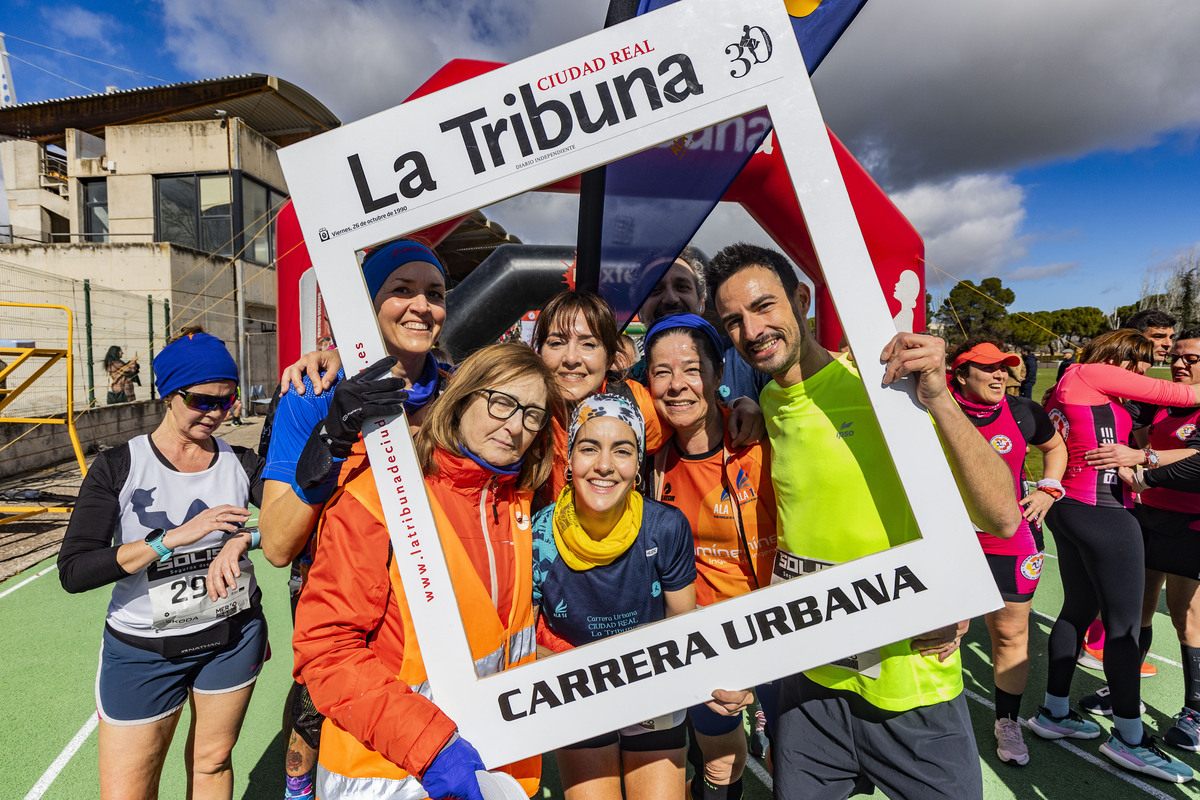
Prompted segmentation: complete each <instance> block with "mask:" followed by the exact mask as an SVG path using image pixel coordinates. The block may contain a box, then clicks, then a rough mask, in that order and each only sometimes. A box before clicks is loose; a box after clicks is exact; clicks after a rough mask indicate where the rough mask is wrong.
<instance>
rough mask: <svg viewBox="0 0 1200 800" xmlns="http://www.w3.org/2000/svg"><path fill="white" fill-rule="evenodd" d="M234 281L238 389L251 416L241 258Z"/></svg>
mask: <svg viewBox="0 0 1200 800" xmlns="http://www.w3.org/2000/svg"><path fill="white" fill-rule="evenodd" d="M233 264H234V268H233V274H234V276H235V277H234V280H236V281H237V286H235V287H234V288H235V290H236V291H237V354H238V388H240V389H241V390H242V414H243V416H249V413H248V410H249V408H250V395H249V393H248V388H249V380H250V375H249V371H250V363H249V359H248V355H247V352H246V291H245V289H246V281H245V272H244V269H245V265H244V264H243V263H242V260H241V259H240V258H238V259H234V262H233Z"/></svg>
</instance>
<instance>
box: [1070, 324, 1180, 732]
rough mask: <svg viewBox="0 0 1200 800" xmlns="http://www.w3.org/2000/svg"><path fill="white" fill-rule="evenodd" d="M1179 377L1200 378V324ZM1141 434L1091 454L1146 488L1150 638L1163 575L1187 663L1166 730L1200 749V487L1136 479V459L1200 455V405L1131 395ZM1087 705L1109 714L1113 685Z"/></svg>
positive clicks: (1142, 508)
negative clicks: (1178, 705) (1165, 403)
mask: <svg viewBox="0 0 1200 800" xmlns="http://www.w3.org/2000/svg"><path fill="white" fill-rule="evenodd" d="M1166 360H1167V363H1168V364H1169V365H1170V367H1171V380H1173V381H1174V382H1175V383H1178V384H1183V385H1186V386H1196V385H1198V384H1200V328H1191V329H1189V330H1185V331H1183V332H1182V333H1181V334H1179V338H1178V339H1177V340H1176V342H1175V345H1174V347H1173V348H1172V349H1171V352H1170V353H1169V354H1168V356H1167V359H1166ZM1129 406H1130V413H1131V415H1132V416H1133V424H1134V429H1135V430H1134V439H1135V440H1136V441H1137V443H1138V445H1139V446H1140V447H1141V448H1143V449H1138V448H1134V447H1128V446H1126V445H1124V444H1109V445H1102V446H1101V447H1099V448H1097V449H1096V450H1094V451H1092V452H1091V453H1088V454H1087V458H1088V460H1089V462H1090V463H1091V464H1092V465H1093V466H1096V467H1101V468H1111V467H1114V466H1116V467H1120V468H1121V469H1120V472H1121V477H1122V478H1123V479H1124V478H1126V477H1128V479H1129V480H1131V481H1133V482H1134V484H1135V486H1134V488H1135V491H1139V492H1141V494H1140V495H1139V500H1140V502H1139V503H1138V505H1137V509H1136V511H1135V513H1136V514H1137V518H1138V522H1139V523H1140V524H1141V526H1142V539H1143V542H1144V544H1145V548H1146V591H1145V594H1144V595H1143V598H1142V632H1141V641H1142V645H1143V646H1144V647H1146V648H1148V647H1149V645H1150V637H1151V634H1152V630H1153V629H1152V627H1151V624H1152V622H1153V620H1154V613H1155V612H1156V611H1157V610H1158V601H1159V596H1160V593H1161V591H1162V588H1163V582H1164V581H1165V582H1166V587H1167V610H1168V611H1169V612H1170V614H1171V622H1172V623H1173V624H1174V626H1175V632H1176V634H1177V636H1178V638H1179V651H1180V656H1181V661H1182V664H1183V685H1184V692H1183V707H1182V710H1181V711H1180V712H1179V713H1178V714H1176V715H1175V719H1174V723H1173V724H1172V726H1171V727H1170V728H1169V729H1168V730H1167V731H1166V733H1164V734H1163V739H1164V740H1165V741H1166V742H1167V743H1168V744H1172V745H1175V746H1176V747H1180V748H1182V749H1184V750H1190V751H1193V752H1194V751H1196V750H1200V581H1198V580H1197V578H1198V577H1200V536H1198V535H1197V533H1198V532H1200V494H1198V493H1195V492H1188V491H1180V490H1178V489H1173V488H1164V487H1157V486H1155V487H1149V486H1147V485H1145V481H1146V479H1147V478H1145V477H1142V476H1146V475H1147V473H1146V472H1142V473H1140V475H1139V476H1138V477H1139V478H1141V480H1135V478H1134V475H1133V471H1132V470H1131V469H1129V467H1133V466H1136V465H1139V464H1144V463H1147V462H1149V463H1151V464H1153V465H1155V466H1160V465H1161V466H1163V467H1166V466H1167V465H1168V464H1175V463H1178V462H1181V461H1183V460H1184V459H1189V460H1193V461H1194V460H1197V459H1195V455H1196V453H1197V451H1198V450H1200V435H1198V432H1197V426H1198V425H1200V406H1194V407H1190V408H1169V407H1162V406H1154V405H1148V404H1145V403H1130V404H1129ZM1080 705H1081V706H1083V707H1084V708H1085V709H1087V710H1090V711H1093V713H1099V714H1103V713H1104V712H1105V710H1107V709H1108V708H1110V706H1109V695H1108V692H1106V691H1104V690H1101V691H1100V692H1097V693H1096V695H1094V696H1093V697H1090V698H1084V700H1082V701H1080Z"/></svg>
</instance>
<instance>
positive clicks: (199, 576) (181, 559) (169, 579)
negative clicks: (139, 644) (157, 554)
mask: <svg viewBox="0 0 1200 800" xmlns="http://www.w3.org/2000/svg"><path fill="white" fill-rule="evenodd" d="M220 552H221V547H220V546H215V547H209V548H206V549H204V550H193V551H191V552H187V553H176V554H174V555H173V556H171V558H169V559H168V560H167V561H164V562H162V563H157V562H156V563H154V564H151V565H150V567H149V569H148V570H147V574H146V578H147V580H148V581H149V583H150V586H149V591H150V608H151V611H152V613H153V614H154V627H155V628H156V629H159V630H162V629H164V628H182V627H186V626H188V625H194V624H196V623H197V622H208V621H210V620H214V619H220V618H221V617H230V616H233V615H234V614H237V613H238V612H241V611H245V610H246V609H248V608H250V579H251V577H252V576H253V574H254V570H253V568H252V567H251V565H250V562H249V560H248V559H243V561H242V564H241V570H242V574H241V575H240V576H239V577H238V579H237V586H235V587H234V588H232V589H229V590H227V591H226V596H225V597H219V598H217V600H216V601H215V602H214V601H212V600H209V598H208V566H209V564H211V563H212V560H213V559H214V558H216V557H217V554H218V553H220Z"/></svg>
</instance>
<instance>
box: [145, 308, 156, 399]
mask: <svg viewBox="0 0 1200 800" xmlns="http://www.w3.org/2000/svg"><path fill="white" fill-rule="evenodd" d="M146 334H147V336H149V337H150V399H151V400H153V399H154V298H153V297H152V296H151V295H146Z"/></svg>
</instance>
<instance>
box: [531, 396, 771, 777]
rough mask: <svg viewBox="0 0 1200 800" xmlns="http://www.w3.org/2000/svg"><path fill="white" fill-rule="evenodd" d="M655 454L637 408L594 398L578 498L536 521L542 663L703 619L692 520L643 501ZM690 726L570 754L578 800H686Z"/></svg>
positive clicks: (603, 740) (580, 433)
mask: <svg viewBox="0 0 1200 800" xmlns="http://www.w3.org/2000/svg"><path fill="white" fill-rule="evenodd" d="M645 449H646V446H645V426H644V423H643V421H642V416H641V414H640V413H639V412H638V409H637V407H636V406H635V405H634V404H633V403H630V402H629V401H628V400H626V399H625V398H623V397H620V396H617V395H612V394H597V395H592V396H591V397H588V398H585V399H584V400H582V401H581V402H580V404H579V406H578V407H577V408H576V409H575V412H574V414H573V415H572V419H571V422H570V428H569V433H568V440H567V453H568V461H567V470H566V476H565V477H566V486H565V487H564V488H563V490H562V492H561V493H560V494H559V495H558V499H557V500H556V501H555V503H554V505H552V506H548V507H546V508H544V509H542V510H541V511H540V512H538V514H537V515H536V516H535V517H534V521H533V533H534V542H533V550H534V568H533V573H534V574H533V595H534V597H533V602H534V604H535V605H540V609H541V616H540V619H539V621H538V644H539V651H540V652H541V653H542V654H548V653H549V652H559V651H562V650H565V649H569V648H571V647H574V646H577V645H583V644H587V643H589V642H593V641H596V640H598V639H603V638H605V637H607V636H612V635H613V634H617V633H622V632H624V631H627V630H631V629H632V628H635V627H637V626H639V625H644V624H646V623H650V622H657V621H659V620H661V619H665V618H666V617H670V616H674V615H676V614H683V613H686V612H688V611H691V610H693V609H694V608H695V607H696V590H695V587H694V585H693V582H694V581H695V579H696V563H695V557H694V555H693V553H692V531H691V528H690V527H689V525H688V523H687V519H686V518H685V517H684V516H683V514H682V513H681V512H680V511H679V510H678V509H675V508H672V507H670V506H666V505H663V504H661V503H657V502H655V501H653V500H645V499H643V498H642V496H641V495H640V494H638V493H637V492H636V491H634V488H635V486H636V484H637V483H638V481H639V478H638V473H639V470H640V467H641V462H642V459H643V458H644V456H645ZM738 700H739V701H742V700H743V698H741V697H740V696H739V698H738ZM745 702H748V700H745ZM684 714H685V711H683V710H680V711H678V712H676V713H674V714H667V715H665V716H663V717H660V718H657V719H653V720H646V721H645V722H642V723H640V724H637V725H631V726H629V727H627V728H624V729H622V730H620V731H614V732H612V733H610V734H606V735H604V736H599V737H596V738H594V739H589V740H587V741H584V742H580V743H578V744H575V745H571V746H570V747H565V748H562V749H560V750H559V751H558V752H557V754H556V755H557V758H558V768H559V773H560V775H561V777H562V782H563V788H564V791H565V794H566V798H567V800H577V799H578V798H585V797H586V798H588V800H593V799H603V800H607V799H608V798H620V797H621V782H622V778H624V783H625V796H626V797H628V798H630V799H631V800H634V798H637V799H638V800H641V799H642V798H645V800H651V799H653V800H657V798H663V797H677V798H682V797H683V793H684V789H683V786H684V745H685V732H684V730H685V729H684V725H683V721H684Z"/></svg>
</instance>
